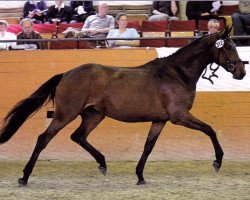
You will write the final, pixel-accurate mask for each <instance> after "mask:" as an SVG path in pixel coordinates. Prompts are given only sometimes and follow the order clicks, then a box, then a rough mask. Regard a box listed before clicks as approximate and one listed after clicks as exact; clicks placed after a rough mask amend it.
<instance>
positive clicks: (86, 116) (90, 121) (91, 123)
mask: <svg viewBox="0 0 250 200" xmlns="http://www.w3.org/2000/svg"><path fill="white" fill-rule="evenodd" d="M81 117H82V123H81V125H80V126H79V127H78V128H77V129H76V131H75V132H74V133H73V134H72V135H71V139H72V140H73V141H74V142H76V143H77V144H79V145H80V146H81V147H83V148H84V149H85V150H86V151H87V152H89V153H90V154H91V155H92V156H93V157H94V158H95V160H96V161H97V163H99V164H100V166H99V170H100V171H101V172H102V173H103V174H104V175H105V174H106V171H107V165H106V161H105V157H104V156H103V155H102V154H101V153H100V152H99V151H98V150H97V149H95V148H94V147H93V146H92V145H91V144H89V143H88V141H87V137H88V135H89V133H90V132H91V131H92V130H93V129H94V128H95V127H96V126H97V125H98V124H99V123H100V122H101V121H102V120H103V119H104V117H105V115H103V114H101V113H99V112H98V111H96V110H94V109H92V108H87V109H86V110H84V112H83V113H82V114H81Z"/></svg>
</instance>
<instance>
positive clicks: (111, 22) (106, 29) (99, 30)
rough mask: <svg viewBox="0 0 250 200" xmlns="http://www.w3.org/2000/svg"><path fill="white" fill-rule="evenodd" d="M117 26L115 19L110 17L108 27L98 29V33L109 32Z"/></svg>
mask: <svg viewBox="0 0 250 200" xmlns="http://www.w3.org/2000/svg"><path fill="white" fill-rule="evenodd" d="M114 28H115V19H114V17H110V20H109V24H108V27H105V28H100V29H97V30H96V31H97V33H108V32H109V31H110V30H112V29H114Z"/></svg>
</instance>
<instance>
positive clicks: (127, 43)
mask: <svg viewBox="0 0 250 200" xmlns="http://www.w3.org/2000/svg"><path fill="white" fill-rule="evenodd" d="M116 23H117V24H118V29H113V30H110V31H109V33H108V36H107V38H137V37H140V35H139V34H138V32H137V31H136V29H134V28H127V25H128V17H127V15H126V14H125V13H119V14H118V15H117V16H116ZM107 43H108V45H109V47H120V48H125V47H138V46H139V45H140V40H107Z"/></svg>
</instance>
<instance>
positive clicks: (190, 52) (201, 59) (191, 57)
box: [176, 44, 211, 83]
mask: <svg viewBox="0 0 250 200" xmlns="http://www.w3.org/2000/svg"><path fill="white" fill-rule="evenodd" d="M207 45H208V46H207V47H206V48H205V47H202V45H199V46H198V45H197V48H196V47H195V46H194V47H193V48H185V49H183V50H182V51H180V52H177V54H176V58H179V60H177V65H176V68H178V69H177V71H180V72H181V73H182V74H183V75H184V76H186V77H185V80H189V81H190V82H193V83H197V82H198V80H199V78H200V76H201V74H202V72H203V71H204V69H205V68H206V67H207V65H208V64H209V63H210V62H211V60H210V48H209V46H211V44H207ZM178 54H179V55H178Z"/></svg>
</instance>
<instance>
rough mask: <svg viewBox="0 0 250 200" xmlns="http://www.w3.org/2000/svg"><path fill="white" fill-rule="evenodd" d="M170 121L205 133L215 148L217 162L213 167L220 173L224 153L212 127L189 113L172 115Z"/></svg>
mask: <svg viewBox="0 0 250 200" xmlns="http://www.w3.org/2000/svg"><path fill="white" fill-rule="evenodd" d="M170 121H171V122H172V123H173V124H178V125H182V126H185V127H188V128H191V129H195V130H199V131H202V132H203V133H205V134H206V135H208V136H209V137H210V139H211V141H212V143H213V146H214V150H215V157H216V160H215V161H214V162H213V167H214V169H215V171H216V172H218V171H219V170H220V168H221V164H222V158H223V155H224V153H223V150H222V148H221V146H220V143H219V141H218V139H217V136H216V133H215V131H214V130H213V129H212V127H211V126H209V125H207V124H205V123H204V122H202V121H200V120H198V119H197V118H195V117H194V116H192V115H191V114H190V113H189V112H178V113H175V114H172V115H171V117H170Z"/></svg>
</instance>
